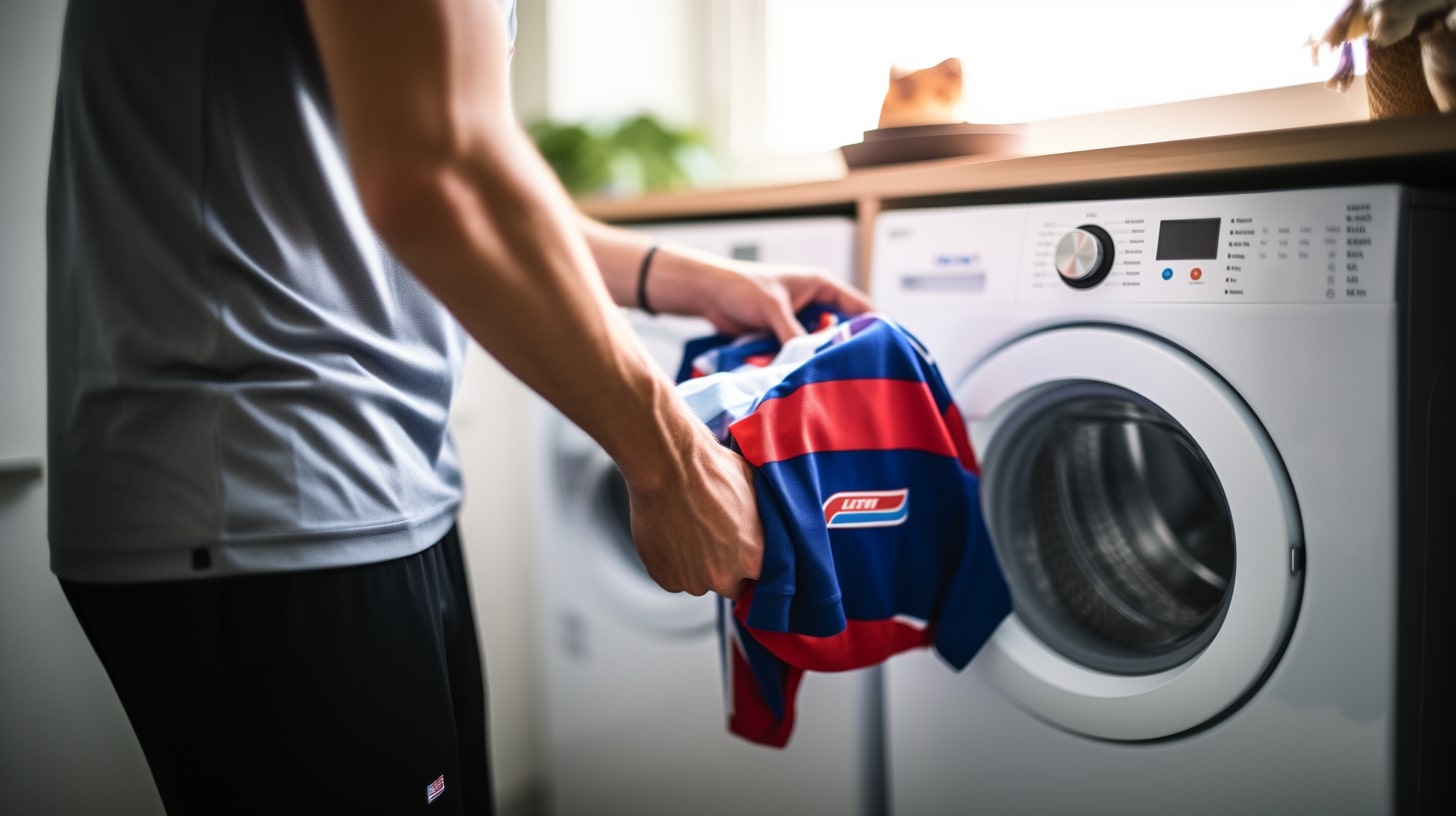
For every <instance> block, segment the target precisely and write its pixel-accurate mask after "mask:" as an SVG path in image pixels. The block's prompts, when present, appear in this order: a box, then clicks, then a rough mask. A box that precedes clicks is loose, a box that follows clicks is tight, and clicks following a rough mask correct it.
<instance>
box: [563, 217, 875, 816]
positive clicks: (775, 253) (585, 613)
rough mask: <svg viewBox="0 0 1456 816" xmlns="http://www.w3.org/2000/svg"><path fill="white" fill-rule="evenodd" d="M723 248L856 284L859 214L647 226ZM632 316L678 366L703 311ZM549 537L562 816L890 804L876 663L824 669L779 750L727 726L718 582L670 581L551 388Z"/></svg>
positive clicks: (703, 331) (867, 809) (803, 695)
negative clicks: (661, 576)
mask: <svg viewBox="0 0 1456 816" xmlns="http://www.w3.org/2000/svg"><path fill="white" fill-rule="evenodd" d="M637 229H639V230H641V231H643V232H647V233H649V234H651V235H653V236H655V237H656V238H658V239H659V240H664V241H673V242H677V243H680V244H683V245H686V246H690V247H693V248H696V249H699V250H704V251H708V252H713V253H716V254H719V255H722V256H727V257H732V258H739V259H747V260H760V261H766V262H775V263H789V264H810V265H815V266H819V267H821V268H824V269H826V270H827V271H829V272H830V273H831V274H833V275H835V276H837V277H839V278H841V279H843V280H846V281H849V280H851V279H852V273H853V270H854V257H855V229H854V225H853V222H852V221H850V220H849V219H847V218H837V217H814V218H806V219H800V220H774V221H732V222H707V223H700V224H654V225H646V226H643V227H639V228H637ZM628 317H629V320H630V321H631V323H632V325H633V327H634V328H635V329H636V330H637V332H638V334H639V335H640V336H641V337H642V339H643V341H644V343H645V344H646V346H647V348H648V350H649V352H650V353H651V354H652V356H653V358H654V359H655V360H656V361H657V362H658V363H659V364H660V365H661V366H662V367H663V368H664V369H665V370H666V371H667V372H668V373H669V374H670V375H671V374H673V373H675V372H676V369H677V367H678V364H679V362H680V358H681V355H682V348H683V343H684V342H685V341H686V340H688V339H690V338H693V337H701V336H704V335H707V334H712V333H713V330H712V328H711V326H710V325H709V324H707V323H706V322H705V321H701V320H698V319H688V318H681V317H670V316H660V317H648V316H646V315H644V314H642V313H640V312H629V314H628ZM538 408H539V410H538V412H537V430H538V434H537V450H538V455H537V460H538V461H537V463H536V464H537V465H538V468H537V484H536V490H535V496H536V521H537V525H536V526H537V530H538V531H539V539H540V540H539V541H538V545H539V546H538V548H537V551H538V553H539V555H540V574H541V575H542V578H543V586H542V593H541V597H542V599H543V603H544V604H545V606H544V609H543V614H542V615H541V620H542V621H543V624H544V626H545V631H544V633H543V651H544V653H545V661H544V662H545V665H544V674H545V706H544V708H545V711H544V714H545V719H546V740H545V742H546V750H545V754H546V763H545V768H544V773H545V775H546V779H545V783H546V784H545V788H546V798H547V806H548V809H549V811H550V812H551V813H555V814H634V815H638V816H640V815H642V814H682V813H693V814H739V813H743V812H750V813H764V814H779V813H783V814H790V813H795V814H797V813H837V814H839V813H842V814H861V813H871V812H879V811H881V810H882V807H883V805H882V802H883V795H882V790H883V788H882V781H881V780H882V779H883V764H882V760H881V754H880V750H881V747H882V739H881V735H880V733H879V731H878V730H877V728H878V724H879V722H880V719H879V709H878V706H879V704H880V701H881V698H880V697H879V693H878V689H879V678H878V675H877V674H876V673H875V672H873V671H866V672H854V673H844V674H816V675H815V676H812V677H808V678H806V679H805V681H804V685H803V688H802V689H801V691H800V692H799V698H798V699H799V706H798V719H797V724H796V726H795V732H794V734H793V737H792V739H791V741H790V743H789V745H788V747H787V748H785V749H783V750H778V749H773V748H767V747H763V746H759V745H754V744H750V743H748V742H745V741H744V740H742V739H740V738H739V737H736V736H733V735H731V734H730V733H728V731H727V726H726V719H725V708H724V705H725V700H724V691H723V684H722V676H721V668H722V665H721V664H722V656H721V655H720V645H719V641H718V636H717V632H716V621H717V605H716V602H715V599H714V597H713V596H711V595H710V596H706V597H693V596H691V595H686V594H670V593H667V592H664V591H663V590H662V589H660V588H659V587H658V586H657V585H656V584H655V583H653V582H652V580H651V579H650V578H649V577H648V575H647V573H646V571H645V569H644V568H643V566H642V563H641V561H640V560H639V559H638V557H637V554H636V550H635V548H634V546H633V544H632V538H631V528H630V518H629V514H628V509H627V494H626V486H625V484H624V482H623V480H622V477H621V475H620V474H619V473H618V471H617V469H616V467H615V466H614V465H613V463H612V462H611V460H610V459H609V458H608V457H607V456H606V454H605V453H604V452H603V451H602V450H601V448H600V447H598V446H597V445H596V443H595V442H593V441H592V440H591V439H590V438H589V437H587V436H586V435H585V434H584V433H583V432H581V431H580V430H579V429H577V428H576V427H575V426H574V425H572V424H571V423H570V422H569V421H567V420H566V419H565V418H563V417H562V416H561V415H560V414H558V413H557V412H555V411H554V410H552V409H550V408H549V407H547V406H545V404H544V403H538Z"/></svg>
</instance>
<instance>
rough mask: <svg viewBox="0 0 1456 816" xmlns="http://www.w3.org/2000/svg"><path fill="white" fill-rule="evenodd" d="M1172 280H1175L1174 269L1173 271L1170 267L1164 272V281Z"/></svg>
mask: <svg viewBox="0 0 1456 816" xmlns="http://www.w3.org/2000/svg"><path fill="white" fill-rule="evenodd" d="M1172 279H1173V269H1172V267H1169V268H1167V269H1164V270H1163V280H1172Z"/></svg>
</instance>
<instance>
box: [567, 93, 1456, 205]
mask: <svg viewBox="0 0 1456 816" xmlns="http://www.w3.org/2000/svg"><path fill="white" fill-rule="evenodd" d="M1453 171H1456V113H1448V114H1435V115H1429V116H1418V117H1408V118H1400V119H1383V120H1378V121H1371V122H1356V123H1348V124H1340V125H1327V126H1321V127H1312V128H1296V129H1289V130H1275V131H1265V132H1259V133H1244V134H1237V135H1230V136H1214V137H1209V138H1203V139H1187V140H1181V141H1171V142H1159V143H1155V144H1143V145H1132V146H1127V147H1112V148H1104V149H1098V150H1085V151H1078V152H1072V153H1057V154H1048V155H1038V156H980V157H971V158H953V159H941V160H936V161H928V162H918V163H913V164H899V165H890V166H884V167H876V168H867V169H862V170H855V171H852V172H849V173H847V174H846V175H845V176H844V177H842V178H838V179H832V180H828V181H817V182H810V183H802V184H788V185H782V186H775V187H744V188H725V189H715V190H698V191H692V192H683V193H671V194H658V195H649V196H645V197H641V198H634V199H620V200H610V199H593V200H586V201H583V202H581V208H582V210H583V211H584V212H586V213H587V214H588V215H591V216H593V217H595V218H598V219H601V220H604V221H613V222H623V223H625V222H634V221H635V222H642V221H654V220H666V219H691V218H712V217H719V216H744V215H753V214H783V213H793V212H816V211H817V212H830V211H842V212H853V211H860V212H861V213H863V211H864V210H865V209H870V210H878V209H880V208H881V207H893V206H900V205H905V204H912V203H934V202H938V201H940V202H949V201H966V202H972V201H984V202H987V203H991V202H995V201H1011V200H1018V199H1023V200H1025V199H1028V197H1030V196H1033V195H1034V196H1038V197H1046V198H1048V199H1050V197H1054V196H1056V195H1069V196H1073V197H1082V196H1084V195H1107V196H1120V195H1134V194H1136V195H1145V194H1147V195H1153V194H1158V193H1159V192H1160V191H1163V190H1166V191H1167V192H1168V193H1174V192H1178V193H1183V192H1186V193H1195V192H1215V191H1218V190H1221V189H1229V190H1233V189H1238V188H1240V187H1248V188H1253V187H1255V186H1258V185H1260V184H1263V185H1265V186H1268V185H1270V184H1279V185H1301V186H1319V185H1335V184H1349V183H1371V182H1377V181H1396V182H1404V183H1410V184H1420V185H1426V186H1439V187H1442V188H1445V189H1450V188H1451V186H1452V184H1453V182H1452V181H1450V180H1447V179H1446V178H1445V177H1449V176H1456V172H1453Z"/></svg>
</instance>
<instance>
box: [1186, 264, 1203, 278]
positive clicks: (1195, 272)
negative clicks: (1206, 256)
mask: <svg viewBox="0 0 1456 816" xmlns="http://www.w3.org/2000/svg"><path fill="white" fill-rule="evenodd" d="M1188 277H1190V278H1192V279H1194V280H1198V279H1199V278H1202V277H1203V270H1202V269H1199V268H1198V267H1196V266H1195V267H1193V271H1192V272H1189V273H1188Z"/></svg>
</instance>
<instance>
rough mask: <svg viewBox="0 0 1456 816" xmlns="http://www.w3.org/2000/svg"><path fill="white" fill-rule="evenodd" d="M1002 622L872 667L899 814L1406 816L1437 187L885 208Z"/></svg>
mask: <svg viewBox="0 0 1456 816" xmlns="http://www.w3.org/2000/svg"><path fill="white" fill-rule="evenodd" d="M875 229H876V232H875V236H874V237H875V241H874V246H875V258H874V264H873V278H872V280H873V286H872V295H873V297H874V299H875V301H876V303H877V305H878V306H879V308H881V309H882V310H883V311H885V312H887V313H889V314H890V315H892V316H893V317H895V318H897V319H898V320H900V321H901V322H902V323H903V324H904V325H905V326H906V327H907V328H908V329H910V330H911V331H912V332H913V333H915V334H916V335H917V336H918V337H919V338H920V339H921V340H922V341H923V342H924V343H925V345H926V347H927V348H928V349H929V350H930V352H931V353H932V354H934V355H935V356H936V358H937V360H938V362H939V365H940V367H941V370H942V372H943V374H944V376H945V377H946V379H947V382H948V383H949V384H950V385H951V386H952V388H953V390H954V393H955V398H956V401H957V403H958V405H959V407H960V410H961V412H962V414H963V415H964V416H965V418H966V422H967V425H968V430H969V432H970V435H971V439H972V442H973V446H974V447H975V449H976V451H977V453H978V456H979V460H980V465H981V468H982V471H981V476H982V481H981V500H982V506H983V510H984V512H985V517H986V520H987V524H988V527H989V529H990V532H991V534H992V538H993V540H994V543H995V548H996V553H997V558H998V560H999V561H1000V563H1001V565H1002V568H1003V571H1004V572H1005V574H1006V576H1007V580H1008V582H1009V584H1010V586H1011V588H1012V594H1013V598H1014V611H1013V613H1012V614H1011V615H1010V616H1009V617H1008V618H1007V619H1006V620H1005V621H1004V622H1003V623H1002V625H1001V626H1000V628H998V630H997V631H996V632H995V634H994V635H993V637H992V638H991V640H990V641H989V642H988V643H987V645H986V647H985V648H984V649H983V650H982V652H981V653H980V654H979V655H978V656H977V658H976V660H975V661H973V663H972V664H971V665H970V666H969V667H968V668H967V669H966V670H965V671H964V672H962V673H959V674H957V673H954V672H952V671H951V670H949V669H948V668H947V667H946V666H944V665H942V664H940V663H938V661H937V660H936V659H935V658H934V657H933V656H931V655H929V654H916V655H906V656H903V657H902V658H897V659H896V660H895V661H892V662H891V663H890V664H889V666H888V668H887V670H886V678H885V684H886V711H887V732H888V736H887V748H886V750H887V754H888V765H889V768H890V774H889V789H890V791H889V799H890V802H891V803H892V806H893V807H892V810H893V812H894V813H896V814H900V815H901V816H913V815H914V814H948V813H985V814H1023V813H1024V814H1054V813H1094V814H1104V813H1105V814H1144V813H1146V814H1154V813H1157V814H1164V813H1198V814H1203V813H1206V814H1224V815H1225V816H1226V814H1230V813H1260V814H1264V813H1280V814H1283V813H1319V814H1344V813H1352V814H1353V813H1358V814H1375V813H1391V812H1397V811H1398V812H1402V813H1404V812H1416V811H1417V810H1418V809H1420V807H1421V805H1422V804H1423V803H1427V804H1428V803H1429V802H1430V801H1434V799H1433V792H1434V788H1435V786H1437V785H1444V781H1443V779H1444V776H1445V774H1444V772H1443V769H1442V767H1441V766H1440V765H1438V764H1436V760H1435V756H1436V746H1438V745H1444V743H1445V741H1446V739H1447V737H1446V734H1449V725H1450V720H1449V712H1450V705H1449V703H1448V702H1447V701H1446V695H1448V694H1449V691H1450V685H1449V682H1450V676H1449V671H1448V670H1446V669H1441V668H1438V666H1439V665H1440V664H1442V663H1444V662H1446V661H1445V656H1444V651H1445V650H1447V649H1449V642H1450V641H1449V638H1450V628H1449V624H1447V623H1444V622H1443V621H1442V618H1441V614H1438V607H1440V608H1441V609H1444V610H1445V612H1449V601H1448V600H1445V599H1444V598H1445V596H1446V595H1448V594H1449V590H1448V589H1447V588H1446V587H1445V581H1447V580H1448V579H1449V578H1450V575H1451V573H1450V556H1449V548H1450V545H1451V543H1452V536H1453V533H1452V527H1451V524H1450V519H1451V515H1450V511H1449V509H1446V505H1447V500H1446V499H1445V498H1444V497H1442V496H1439V495H1435V494H1434V489H1435V486H1437V485H1440V484H1443V483H1444V484H1449V476H1450V472H1451V468H1450V464H1449V461H1450V457H1451V454H1452V451H1451V446H1450V439H1451V437H1450V432H1449V430H1448V429H1447V428H1446V424H1447V423H1449V422H1450V420H1451V417H1453V416H1456V411H1453V401H1452V387H1451V378H1452V371H1451V370H1450V369H1451V359H1450V356H1451V352H1452V350H1453V348H1456V343H1452V342H1451V340H1452V330H1451V323H1452V321H1451V320H1450V319H1449V318H1448V317H1446V316H1445V315H1444V314H1443V313H1444V311H1446V310H1449V309H1450V308H1451V304H1452V301H1451V297H1450V295H1451V293H1452V285H1451V283H1450V282H1449V281H1450V263H1449V261H1448V260H1447V258H1448V256H1449V250H1447V249H1446V248H1445V243H1446V242H1448V241H1449V236H1450V235H1451V234H1453V233H1456V204H1453V202H1452V201H1451V200H1449V199H1448V198H1440V197H1436V196H1427V195H1422V194H1418V193H1416V192H1412V191H1409V190H1406V189H1402V188H1400V187H1396V186H1368V187H1347V188H1340V189H1311V190H1292V191H1273V192H1259V193H1240V194H1231V195H1206V196H1196V197H1168V198H1157V199H1142V200H1104V201H1067V202H1061V203H1044V204H1017V205H1008V206H979V207H952V208H942V209H922V210H901V211H892V212H886V213H884V214H883V215H882V216H881V217H880V218H879V219H878V222H877V225H876V228H875Z"/></svg>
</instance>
